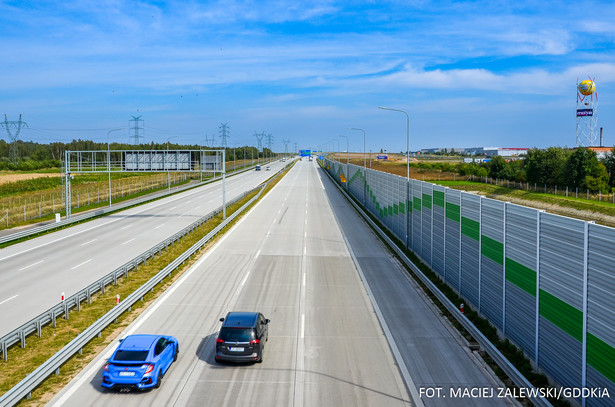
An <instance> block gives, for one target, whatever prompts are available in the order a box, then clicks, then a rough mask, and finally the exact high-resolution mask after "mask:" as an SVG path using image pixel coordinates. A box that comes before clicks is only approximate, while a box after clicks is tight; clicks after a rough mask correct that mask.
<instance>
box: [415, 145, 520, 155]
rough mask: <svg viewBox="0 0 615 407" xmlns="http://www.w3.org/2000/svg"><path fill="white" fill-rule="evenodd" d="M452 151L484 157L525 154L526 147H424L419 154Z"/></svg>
mask: <svg viewBox="0 0 615 407" xmlns="http://www.w3.org/2000/svg"><path fill="white" fill-rule="evenodd" d="M445 150H446V151H447V152H451V151H454V152H455V153H457V154H465V155H480V156H484V157H495V156H498V155H499V156H502V157H519V156H525V155H526V154H527V150H529V149H528V148H517V147H469V148H463V147H460V148H425V149H422V150H421V154H438V153H439V154H442V153H444V152H445Z"/></svg>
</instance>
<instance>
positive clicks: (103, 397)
mask: <svg viewBox="0 0 615 407" xmlns="http://www.w3.org/2000/svg"><path fill="white" fill-rule="evenodd" d="M364 283H365V284H364ZM370 293H371V294H370ZM228 311H260V312H262V313H263V314H264V315H265V317H267V318H269V319H270V320H271V323H270V326H269V341H268V343H267V345H266V349H265V353H264V361H263V363H262V364H244V365H232V364H218V363H216V362H215V361H214V342H215V338H216V336H217V332H218V330H219V327H220V322H219V321H218V319H219V318H220V317H223V316H225V314H226V313H227V312H228ZM132 333H161V334H162V333H163V334H170V335H174V336H175V337H176V338H178V340H179V342H180V355H179V359H178V361H177V362H176V363H174V364H173V365H172V366H171V368H170V370H169V371H168V373H167V374H166V376H165V378H164V381H163V383H162V386H161V387H160V388H159V389H155V390H153V391H149V392H144V393H140V392H132V393H117V392H109V391H104V390H103V389H102V388H101V387H100V378H101V369H102V367H103V365H104V363H105V361H106V359H107V358H108V357H109V356H110V355H111V353H112V351H113V350H114V348H115V347H116V346H117V340H116V341H114V342H113V343H112V344H110V345H109V346H108V347H107V348H106V349H105V350H104V351H103V352H101V354H100V355H99V356H98V357H97V358H96V359H95V360H94V361H92V363H90V364H89V365H88V366H87V367H86V368H85V369H84V370H83V371H82V372H80V373H79V374H78V376H77V377H75V378H74V379H73V381H71V383H70V384H69V385H68V386H67V387H65V388H64V389H62V390H61V391H60V393H58V394H57V395H56V396H55V398H54V399H52V400H51V401H50V402H49V404H48V405H49V406H54V407H59V406H83V405H93V406H108V405H120V404H121V405H125V406H202V405H204V404H207V405H218V406H240V405H241V406H244V405H263V406H289V405H292V406H409V405H425V406H442V405H445V406H448V405H450V406H467V405H477V406H502V405H513V404H512V401H510V400H505V399H493V398H492V399H481V398H476V399H475V398H472V399H469V398H460V397H459V398H451V397H448V388H460V387H461V388H468V389H470V388H475V387H476V388H483V387H491V388H493V387H497V386H498V385H497V384H496V383H495V382H494V380H493V379H492V378H491V377H490V375H489V374H488V373H487V371H486V369H485V368H483V367H482V366H481V364H480V363H479V361H478V360H477V359H475V358H474V356H473V355H472V354H471V353H470V352H469V351H468V350H466V349H464V348H463V346H462V343H461V342H460V341H459V339H458V334H456V333H454V332H452V331H451V330H449V329H447V326H446V324H444V323H443V322H442V321H441V319H440V317H439V315H438V312H437V311H435V310H434V308H433V306H431V305H429V304H427V303H426V302H425V299H424V297H423V295H422V294H420V293H419V292H418V291H417V289H416V288H415V286H414V283H413V282H412V281H411V280H410V279H409V278H408V276H407V275H406V274H405V272H404V271H403V270H402V269H401V268H400V266H399V264H398V263H397V261H396V260H395V259H394V258H393V257H392V256H391V255H390V254H389V252H388V251H387V250H386V249H385V247H384V246H383V245H382V244H381V243H380V241H379V240H378V239H377V238H376V237H375V236H374V234H373V233H372V232H371V231H370V230H369V228H368V227H367V226H366V225H365V223H363V222H362V221H361V220H360V219H359V218H358V216H357V214H356V213H355V212H354V211H353V210H352V209H351V207H350V206H349V204H348V203H347V202H346V201H345V200H344V198H343V197H342V196H341V195H340V193H339V191H337V189H336V188H335V186H334V185H333V184H332V183H331V181H329V179H328V178H327V177H326V175H325V174H324V172H323V171H321V170H320V169H318V168H317V166H316V165H315V163H312V162H307V161H302V162H299V163H297V165H295V167H294V168H293V169H292V170H291V171H290V172H289V174H288V175H287V176H286V177H285V178H284V179H283V180H282V181H281V182H280V183H279V184H278V185H277V186H276V187H275V188H274V189H272V190H271V191H270V193H269V194H268V195H267V196H266V197H265V198H264V199H263V200H262V201H261V202H260V203H258V204H257V205H256V206H255V207H254V208H253V209H251V210H250V212H249V213H248V214H247V215H246V216H245V217H244V218H243V219H242V220H241V221H240V222H238V223H237V224H236V225H235V226H234V227H233V228H232V229H231V230H230V231H229V232H227V234H226V235H225V236H224V237H223V238H222V239H221V240H220V241H219V242H218V243H217V244H216V245H215V246H214V247H212V248H211V249H210V250H209V251H208V252H207V253H206V254H205V255H204V256H202V257H201V258H200V259H199V260H198V261H197V262H196V263H195V264H194V265H193V266H192V267H191V268H190V269H189V270H188V271H186V273H185V274H184V275H183V276H182V277H181V278H180V279H179V280H178V281H177V282H176V283H175V284H174V285H173V286H172V287H171V288H170V289H169V290H167V292H165V293H164V294H163V295H162V296H161V297H160V298H158V299H157V300H156V301H155V302H154V303H153V304H152V305H151V306H150V307H149V308H148V309H147V310H146V311H145V312H144V313H143V314H142V315H141V316H140V317H139V318H137V319H136V320H135V321H134V322H133V323H132V324H131V325H130V326H129V327H128V328H127V329H126V330H125V331H124V332H123V333H122V334H121V335H120V337H124V336H126V335H129V334H132ZM424 387H442V388H444V389H446V391H447V393H446V396H445V398H426V397H423V398H422V399H421V398H419V396H418V395H419V391H420V389H421V388H424Z"/></svg>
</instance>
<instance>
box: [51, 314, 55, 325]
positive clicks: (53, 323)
mask: <svg viewBox="0 0 615 407" xmlns="http://www.w3.org/2000/svg"><path fill="white" fill-rule="evenodd" d="M51 326H52V327H54V328H55V327H56V312H55V311H52V312H51Z"/></svg>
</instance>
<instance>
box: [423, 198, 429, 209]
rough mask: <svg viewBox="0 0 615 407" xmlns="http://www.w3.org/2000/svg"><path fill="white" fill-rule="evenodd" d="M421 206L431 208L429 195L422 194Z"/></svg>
mask: <svg viewBox="0 0 615 407" xmlns="http://www.w3.org/2000/svg"><path fill="white" fill-rule="evenodd" d="M423 206H424V207H425V208H427V209H431V195H429V194H423Z"/></svg>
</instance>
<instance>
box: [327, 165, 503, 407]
mask: <svg viewBox="0 0 615 407" xmlns="http://www.w3.org/2000/svg"><path fill="white" fill-rule="evenodd" d="M322 178H323V183H324V185H325V188H326V190H327V192H328V194H329V195H328V196H329V199H330V200H331V201H332V206H333V207H334V208H335V211H336V212H335V213H336V216H337V219H338V221H339V223H340V226H341V228H342V230H343V231H344V234H345V236H346V238H347V240H348V242H349V244H350V246H351V247H352V249H353V251H354V253H355V256H356V259H357V261H358V263H359V265H360V267H361V270H362V271H363V274H364V275H365V278H366V280H367V283H368V284H369V286H370V288H371V291H372V293H373V295H374V297H375V299H376V301H377V303H378V305H379V307H380V310H381V312H382V314H383V316H384V319H385V321H386V323H387V325H388V327H389V329H390V331H391V333H392V336H393V338H394V340H395V343H396V344H397V347H398V348H399V351H400V353H401V356H402V358H403V360H404V363H405V365H406V367H407V369H408V371H409V373H410V376H411V377H412V381H413V382H414V384H415V386H416V388H417V389H420V388H423V389H425V388H436V387H442V388H443V390H442V394H446V395H450V394H451V393H449V389H458V388H462V389H468V390H470V389H472V388H487V387H489V388H495V387H499V386H501V385H500V384H498V383H497V382H496V381H495V380H494V379H493V378H492V376H491V375H490V374H489V372H487V371H486V369H485V368H484V367H483V366H482V365H481V364H480V363H479V361H478V360H477V359H476V358H475V356H474V355H472V354H471V352H469V350H467V348H465V347H464V346H462V344H461V341H460V339H459V334H458V333H455V332H452V330H449V329H447V327H445V325H444V322H443V321H442V319H441V318H442V317H441V316H440V313H439V311H437V309H435V307H434V306H431V305H429V304H428V303H427V302H426V301H428V300H427V298H426V297H425V295H424V294H423V293H422V292H421V291H420V289H419V288H418V287H417V286H416V284H414V282H413V281H412V280H411V278H410V277H409V276H408V275H407V272H406V271H405V270H404V269H403V268H402V267H401V265H400V264H399V263H398V262H397V260H396V259H394V258H393V256H392V255H391V254H390V252H389V251H388V250H387V249H386V248H385V247H384V245H383V244H382V243H381V242H380V240H379V239H378V238H377V237H376V236H375V235H374V233H373V232H372V231H371V229H370V228H369V227H368V226H367V224H366V223H365V222H364V221H362V220H361V221H357V219H359V216H358V215H357V214H356V212H355V211H354V209H353V208H352V207H351V206H350V204H349V203H348V202H347V201H346V200H345V198H344V197H343V196H342V195H341V193H340V192H339V191H338V190H337V188H336V187H335V186H334V185H333V184H332V183H331V181H330V180H329V179H328V177H326V175H324V174H322ZM365 253H368V255H367V256H365ZM496 394H497V392H496ZM422 401H423V402H424V403H425V405H426V406H468V405H470V406H504V405H511V403H514V402H513V401H512V400H510V399H499V398H484V399H480V398H471V399H468V398H450V397H447V398H437V397H435V398H431V399H430V398H423V399H422Z"/></svg>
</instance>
